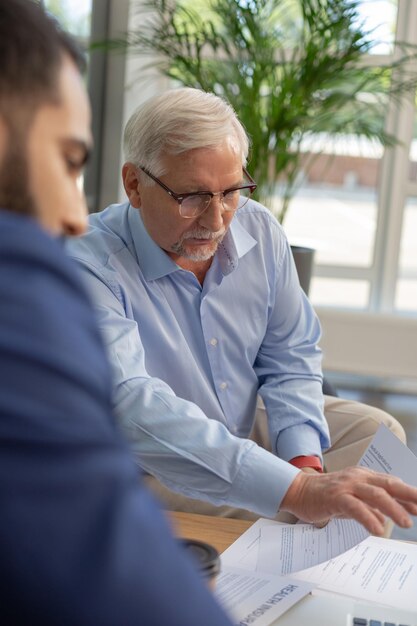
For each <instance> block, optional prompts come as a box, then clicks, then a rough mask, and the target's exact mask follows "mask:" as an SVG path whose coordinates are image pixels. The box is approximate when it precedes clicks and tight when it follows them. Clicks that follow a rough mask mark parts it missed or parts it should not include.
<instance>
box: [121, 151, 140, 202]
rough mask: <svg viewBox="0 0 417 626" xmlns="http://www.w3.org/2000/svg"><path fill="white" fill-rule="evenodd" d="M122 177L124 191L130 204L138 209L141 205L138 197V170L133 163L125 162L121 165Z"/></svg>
mask: <svg viewBox="0 0 417 626" xmlns="http://www.w3.org/2000/svg"><path fill="white" fill-rule="evenodd" d="M122 179H123V186H124V188H125V191H126V195H127V197H128V198H129V202H130V204H131V205H132V206H133V207H135V209H139V208H140V205H141V199H140V191H139V188H140V181H139V172H138V168H137V167H136V165H133V163H129V162H127V163H125V164H124V165H123V167H122Z"/></svg>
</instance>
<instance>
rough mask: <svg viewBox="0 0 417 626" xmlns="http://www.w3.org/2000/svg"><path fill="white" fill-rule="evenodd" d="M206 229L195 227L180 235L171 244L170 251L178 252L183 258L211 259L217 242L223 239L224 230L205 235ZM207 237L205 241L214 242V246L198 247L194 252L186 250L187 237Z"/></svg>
mask: <svg viewBox="0 0 417 626" xmlns="http://www.w3.org/2000/svg"><path fill="white" fill-rule="evenodd" d="M207 234H208V233H207V231H206V230H203V229H201V228H200V229H197V228H196V229H195V230H192V231H189V232H188V233H186V235H185V236H183V237H181V239H180V240H179V241H177V242H176V243H174V244H173V245H172V246H171V250H172V252H175V254H178V256H181V257H183V258H184V259H189V260H190V261H208V260H209V259H211V258H212V257H213V256H214V255H215V253H216V252H217V248H218V247H219V244H220V243H221V242H222V241H223V238H224V236H225V234H226V230H223V231H219V232H217V233H209V236H207ZM194 238H195V239H207V243H213V242H215V247H214V249H213V247H210V250H205V249H204V248H199V249H197V250H196V251H194V252H188V251H187V250H186V247H185V246H186V242H187V239H194Z"/></svg>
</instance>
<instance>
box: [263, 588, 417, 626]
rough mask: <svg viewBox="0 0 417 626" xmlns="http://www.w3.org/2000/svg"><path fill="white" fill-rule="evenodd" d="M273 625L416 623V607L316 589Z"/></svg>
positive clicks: (411, 625)
mask: <svg viewBox="0 0 417 626" xmlns="http://www.w3.org/2000/svg"><path fill="white" fill-rule="evenodd" d="M416 591H417V590H416ZM271 626H417V611H416V612H414V611H413V612H411V611H402V610H400V609H393V608H390V607H382V606H380V605H377V604H372V603H370V602H369V603H367V602H364V601H363V600H355V599H353V598H348V597H346V596H338V595H333V594H327V593H324V592H322V591H317V590H315V591H313V593H312V594H309V595H308V596H306V597H305V598H303V599H302V600H300V602H298V603H297V604H295V605H294V606H293V607H292V608H291V609H289V610H288V611H287V612H286V613H284V615H282V616H281V617H280V618H278V619H277V620H276V621H275V622H273V623H272V624H271Z"/></svg>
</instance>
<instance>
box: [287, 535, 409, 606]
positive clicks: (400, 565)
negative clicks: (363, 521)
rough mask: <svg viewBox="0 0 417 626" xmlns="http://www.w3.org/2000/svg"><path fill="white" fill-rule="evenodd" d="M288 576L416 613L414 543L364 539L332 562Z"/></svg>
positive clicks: (331, 590)
mask: <svg viewBox="0 0 417 626" xmlns="http://www.w3.org/2000/svg"><path fill="white" fill-rule="evenodd" d="M292 577H293V578H297V579H300V580H304V581H309V582H311V583H316V584H318V586H319V589H321V590H324V591H330V592H333V593H339V594H343V595H348V596H352V597H354V598H356V599H361V600H366V601H367V602H377V603H378V604H382V605H384V604H385V605H387V606H390V607H394V608H398V609H404V610H408V611H417V544H412V543H406V542H403V541H394V540H391V539H381V538H379V537H368V538H367V539H365V541H363V542H362V543H360V544H359V545H357V546H355V547H354V548H352V549H351V550H349V551H348V552H345V554H342V555H341V556H338V557H337V558H336V559H332V560H330V561H326V562H325V563H321V564H320V565H316V566H315V567H312V568H310V569H308V570H303V571H301V572H297V573H296V574H293V575H292Z"/></svg>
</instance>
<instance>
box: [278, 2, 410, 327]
mask: <svg viewBox="0 0 417 626" xmlns="http://www.w3.org/2000/svg"><path fill="white" fill-rule="evenodd" d="M361 5H362V6H361V17H362V19H363V20H364V21H365V24H366V27H367V29H373V32H374V35H375V38H376V40H377V41H378V42H379V43H378V45H377V46H375V48H374V49H373V52H374V53H375V63H378V58H379V57H380V58H384V55H392V54H394V53H395V50H394V46H393V41H394V40H397V41H408V42H411V43H414V44H417V30H416V29H415V27H414V25H415V23H417V12H416V8H417V7H416V5H417V3H416V2H413V1H412V0H399V1H398V2H394V1H392V0H378V1H377V0H375V1H372V0H368V1H364V2H362V3H361ZM378 55H379V56H378ZM385 58H386V57H385ZM416 71H417V68H416ZM414 105H415V103H414V102H411V103H410V102H407V103H405V104H404V105H403V106H402V107H401V108H400V109H398V108H395V107H394V106H392V107H387V119H386V125H387V127H388V128H389V129H390V131H391V132H392V133H393V134H395V135H396V136H397V138H398V141H399V144H398V145H397V146H396V147H394V148H393V149H389V150H385V152H384V151H383V150H382V149H381V148H380V147H378V146H376V145H374V144H372V143H370V142H369V141H366V140H364V139H361V140H358V139H355V138H353V137H349V136H346V137H344V138H339V139H338V140H337V141H335V140H334V139H333V138H332V137H321V138H317V142H316V144H315V145H312V146H311V147H309V149H311V150H317V152H320V156H319V157H318V158H317V159H316V162H315V166H314V168H313V169H312V170H311V171H310V172H309V175H308V178H306V180H305V182H304V184H303V185H302V186H301V187H300V189H299V191H298V193H297V195H296V196H295V197H294V199H293V200H292V204H291V207H290V210H289V214H288V217H287V219H286V222H285V229H286V231H287V234H288V236H289V238H290V241H291V242H294V243H298V244H304V245H311V246H312V247H314V248H315V249H316V270H315V277H314V278H313V281H312V286H311V299H312V301H313V303H314V304H316V305H323V306H333V307H339V308H345V309H357V310H368V311H373V312H378V311H379V312H384V313H393V314H408V315H410V314H411V315H417V244H416V240H415V239H416V233H417V130H416V128H417V117H416V113H415V106H414ZM328 155H331V157H332V158H331V160H330V161H329V159H328Z"/></svg>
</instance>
